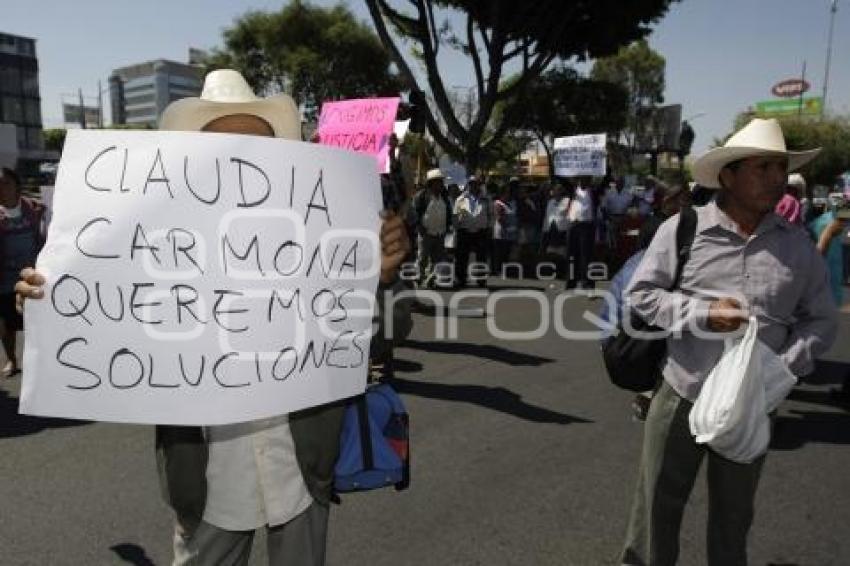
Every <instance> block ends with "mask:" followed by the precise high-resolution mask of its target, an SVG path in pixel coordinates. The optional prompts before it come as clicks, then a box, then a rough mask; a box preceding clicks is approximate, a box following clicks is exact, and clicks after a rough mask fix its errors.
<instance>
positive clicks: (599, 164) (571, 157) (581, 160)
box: [553, 134, 607, 177]
mask: <svg viewBox="0 0 850 566" xmlns="http://www.w3.org/2000/svg"><path fill="white" fill-rule="evenodd" d="M606 137H607V136H606V134H589V135H582V136H567V137H563V138H555V143H554V150H553V155H554V161H555V175H558V176H560V177H583V176H591V177H601V176H603V175H605V167H606V163H607V150H606V147H605V143H606Z"/></svg>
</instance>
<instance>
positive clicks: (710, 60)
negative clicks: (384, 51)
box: [0, 0, 850, 152]
mask: <svg viewBox="0 0 850 566" xmlns="http://www.w3.org/2000/svg"><path fill="white" fill-rule="evenodd" d="M314 3H315V4H321V5H332V4H335V3H337V2H335V1H334V0H315V1H314ZM344 3H345V4H347V5H348V6H350V7H351V8H352V9H353V10H354V12H355V13H356V14H357V15H358V16H359V17H360V18H361V19H363V20H368V14H367V13H366V9H365V6H364V5H363V2H362V1H361V0H349V1H348V2H344ZM283 4H284V1H283V0H239V1H233V0H170V1H166V0H146V1H145V2H124V1H114V0H111V1H108V0H76V1H67V0H7V1H4V2H3V9H2V18H0V31H4V32H8V33H14V34H19V35H25V36H29V37H34V38H36V39H37V40H38V43H37V52H38V56H39V62H40V66H41V71H40V84H41V96H42V115H43V118H44V122H45V126H47V127H50V126H58V125H61V124H60V122H61V98H62V95H63V94H64V93H69V94H73V93H75V92H76V90H77V88H78V87H82V88H83V90H84V94H86V95H87V96H92V97H93V96H95V94H96V90H97V81H98V80H101V81H102V83H103V86H104V88H105V87H106V79H107V77H108V76H109V73H110V71H111V70H112V69H114V68H117V67H121V66H124V65H128V64H133V63H139V62H142V61H147V60H151V59H157V58H166V59H173V60H176V61H185V60H186V59H187V54H188V48H189V47H190V46H191V47H200V48H209V47H213V46H216V45H220V43H221V31H222V29H223V28H225V27H227V26H229V25H230V24H231V23H232V22H233V19H234V18H235V17H236V16H238V15H240V14H242V13H244V12H245V11H246V10H249V9H278V8H280V7H281V6H282V5H283ZM829 5H830V0H734V1H733V0H684V1H683V2H681V3H679V4H674V5H673V8H672V9H671V10H670V12H669V13H668V14H667V16H666V17H665V18H664V19H663V20H662V21H661V22H660V23H659V24H658V25H657V27H656V29H655V31H654V33H653V34H652V36H651V37H650V43H651V45H652V47H653V48H654V49H656V50H657V51H659V52H660V53H661V54H662V55H664V57H665V58H666V59H667V92H666V101H667V102H671V103H672V102H678V103H682V104H683V105H684V115H685V116H686V117H687V116H689V115H694V114H698V113H705V114H704V115H703V116H700V117H698V118H695V119H694V121H693V123H692V125H693V127H694V129H695V130H696V134H697V139H696V142H695V151H697V152H699V151H702V150H704V149H705V148H706V147H707V146H708V145H709V144H710V143H711V141H712V138H714V137H719V136H723V135H725V134H726V133H728V131H729V129H730V127H731V124H732V119H733V118H734V116H735V114H736V113H737V112H739V111H741V110H743V109H745V108H746V107H747V106H749V105H751V104H753V103H754V102H755V101H757V100H762V99H767V98H770V97H771V94H770V87H771V86H772V85H773V84H774V83H776V82H778V81H780V80H782V79H786V78H790V77H797V76H799V74H800V70H801V67H802V64H803V61H804V60H805V61H807V80H809V82H810V83H811V84H812V92H811V93H810V94H816V95H820V92H821V89H822V88H823V76H824V66H825V57H826V43H827V32H828V24H829ZM441 67H442V69H443V71H444V73H445V77H446V84H448V85H465V84H471V83H470V78H469V77H471V76H472V75H471V71H470V70H469V69H468V68H466V67H465V65H464V61H463V60H462V59H460V58H449V59H447V60H445V61H442V62H441ZM104 105H105V106H108V97H107V95H105V101H104ZM828 108H829V110H830V111H833V112H837V113H843V114H850V0H839V2H838V14H837V17H836V22H835V40H834V44H833V60H832V68H831V76H830V84H829V94H828Z"/></svg>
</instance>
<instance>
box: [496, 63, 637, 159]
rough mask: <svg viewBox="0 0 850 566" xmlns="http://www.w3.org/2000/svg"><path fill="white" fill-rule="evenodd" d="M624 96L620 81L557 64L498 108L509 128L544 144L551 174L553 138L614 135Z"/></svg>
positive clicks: (623, 117) (623, 111) (618, 128)
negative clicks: (596, 77) (584, 75)
mask: <svg viewBox="0 0 850 566" xmlns="http://www.w3.org/2000/svg"><path fill="white" fill-rule="evenodd" d="M627 96H628V94H627V93H626V91H625V90H624V89H623V88H622V87H621V86H619V85H616V84H613V83H609V82H605V81H598V80H594V79H588V78H585V77H582V76H581V75H579V74H578V72H576V70H575V69H572V68H570V67H567V66H565V65H560V66H556V67H553V68H551V69H549V70H548V71H546V72H545V73H544V74H543V75H542V76H541V77H540V78H539V79H537V80H536V81H534V82H533V83H531V84H530V85H529V86H528V87H527V88H526V89H525V91H523V92H521V93H520V94H519V95H517V96H516V98H515V99H513V100H511V101H508V102H507V103H506V104H505V105H504V108H503V109H499V110H498V111H501V112H504V114H505V116H504V120H506V121H507V123H509V124H511V130H515V131H524V132H530V133H532V134H533V136H534V138H536V139H537V140H538V141H539V142H540V143H541V145H543V148H544V149H545V150H546V155H547V156H548V158H549V174H550V175H552V174H554V161H553V159H552V143H553V141H554V138H555V137H560V136H570V135H576V134H597V133H603V132H604V133H607V134H608V135H609V137H616V136H617V135H618V134H619V132H620V131H621V130H622V129H623V128H624V126H625V124H626V111H627Z"/></svg>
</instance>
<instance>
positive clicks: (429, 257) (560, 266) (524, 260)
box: [406, 169, 690, 289]
mask: <svg viewBox="0 0 850 566" xmlns="http://www.w3.org/2000/svg"><path fill="white" fill-rule="evenodd" d="M689 194H690V192H689V191H688V190H687V187H683V185H675V186H668V185H667V184H665V183H662V182H661V181H659V180H658V179H656V178H655V177H652V176H647V177H646V178H644V179H642V180H641V182H640V184H639V185H635V186H633V187H626V186H625V181H624V179H623V178H621V177H616V178H614V177H611V178H605V179H603V180H601V181H594V180H593V179H591V178H589V177H588V178H569V179H566V178H556V179H555V180H553V181H544V182H540V183H526V182H522V181H521V180H520V179H519V178H517V177H512V178H510V179H508V180H506V181H502V182H500V181H498V180H496V179H487V180H484V179H482V178H480V177H478V176H474V175H473V176H470V177H469V178H468V179H466V182H465V184H464V186H463V188H462V190H461V188H460V187H458V185H456V184H446V179H445V177H444V176H443V174H442V173H441V171H440V170H439V169H432V170H430V171H428V172H427V174H426V176H425V181H424V184H423V185H421V186H418V187H417V190H416V191H415V193H414V195H413V198H412V199H411V202H410V205H409V206H408V207H407V213H406V220H407V223H408V228H409V230H410V233H411V235H412V236H414V237H413V238H412V239H413V240H414V241H415V243H416V248H417V251H416V256H415V257H416V261H417V266H418V271H417V274H418V277H417V279H418V282H419V284H420V286H422V287H434V286H437V287H453V288H456V289H457V288H463V287H467V286H470V285H476V284H477V285H479V286H484V285H485V282H486V279H487V276H488V275H490V276H495V277H501V278H509V277H510V278H513V277H517V278H534V277H541V275H542V274H543V273H544V270H541V269H540V266H542V265H544V264H545V265H547V266H555V273H552V270H551V269H548V270H545V276H546V277H547V278H551V277H552V275H554V274H557V278H558V279H559V280H562V281H563V282H564V288H565V289H574V288H578V289H592V288H594V286H595V281H596V280H604V279H608V274H609V273H613V272H614V271H616V270H617V269H618V268H619V267H620V266H621V265H622V264H623V263H624V262H625V261H626V259H628V258H629V257H630V256H631V255H632V254H633V253H634V252H635V251H636V250H637V248H638V240H639V234H640V231H641V227H642V226H644V225H645V224H647V223H657V222H658V221H659V220H660V219H662V218H664V212H663V211H662V205H663V204H664V202H665V199H670V198H673V197H675V198H677V199H678V198H681V197H682V196H689ZM473 255H474V258H475V261H474V262H472V261H471V259H472V256H473ZM593 265H599V266H604V267H602V268H601V270H600V271H599V273H598V275H595V274H594V270H593Z"/></svg>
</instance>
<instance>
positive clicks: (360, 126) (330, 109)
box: [318, 97, 399, 172]
mask: <svg viewBox="0 0 850 566" xmlns="http://www.w3.org/2000/svg"><path fill="white" fill-rule="evenodd" d="M398 102H399V98H398V97H395V98H361V99H357V100H339V101H337V102H325V103H323V104H322V113H321V116H320V117H319V129H318V133H319V143H322V144H324V145H332V146H335V147H341V148H343V149H350V150H352V151H356V152H359V153H367V154H369V155H372V156H374V157H375V159H376V160H377V164H378V171H380V172H384V171H386V170H387V157H388V155H389V140H390V134H391V133H392V132H393V124H394V123H395V115H396V110H398Z"/></svg>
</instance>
